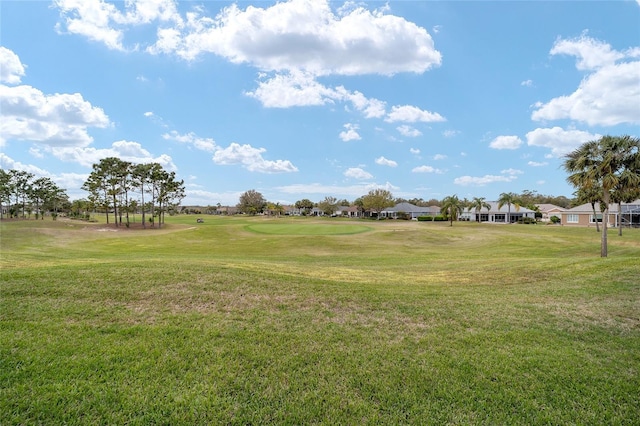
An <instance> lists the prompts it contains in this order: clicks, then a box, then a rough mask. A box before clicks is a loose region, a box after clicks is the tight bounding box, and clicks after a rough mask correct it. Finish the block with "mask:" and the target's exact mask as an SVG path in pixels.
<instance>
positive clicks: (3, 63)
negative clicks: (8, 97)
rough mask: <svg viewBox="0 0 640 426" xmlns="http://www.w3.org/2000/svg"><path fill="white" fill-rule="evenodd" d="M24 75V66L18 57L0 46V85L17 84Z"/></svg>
mask: <svg viewBox="0 0 640 426" xmlns="http://www.w3.org/2000/svg"><path fill="white" fill-rule="evenodd" d="M24 75H25V73H24V65H23V64H22V62H20V58H19V57H18V55H16V54H15V53H14V52H13V51H12V50H10V49H7V48H6V47H4V46H0V83H7V84H19V83H20V81H21V78H22V77H24Z"/></svg>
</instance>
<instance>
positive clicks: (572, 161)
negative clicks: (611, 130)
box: [563, 136, 640, 257]
mask: <svg viewBox="0 0 640 426" xmlns="http://www.w3.org/2000/svg"><path fill="white" fill-rule="evenodd" d="M565 158H566V159H565V162H564V164H563V167H564V169H565V170H566V171H567V172H568V173H570V174H569V176H568V177H567V181H568V182H569V183H571V184H572V185H573V186H575V187H577V188H578V189H580V188H586V189H592V188H595V189H596V190H597V191H599V192H600V193H601V200H602V203H603V205H604V210H603V220H602V236H601V243H600V256H601V257H607V252H608V246H607V222H608V219H609V203H610V202H611V200H612V195H613V196H614V197H615V196H616V194H615V193H614V191H616V192H618V193H624V192H625V191H626V190H627V189H633V188H637V187H638V186H639V185H640V139H638V138H632V137H630V136H603V137H601V138H600V139H598V140H595V141H589V142H586V143H584V144H582V145H581V146H580V147H578V148H577V149H576V150H574V151H573V152H571V153H569V154H567V155H566V157H565Z"/></svg>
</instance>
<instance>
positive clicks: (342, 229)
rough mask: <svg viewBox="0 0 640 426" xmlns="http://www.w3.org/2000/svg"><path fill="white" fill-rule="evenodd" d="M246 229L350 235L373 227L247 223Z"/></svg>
mask: <svg viewBox="0 0 640 426" xmlns="http://www.w3.org/2000/svg"><path fill="white" fill-rule="evenodd" d="M246 229H248V230H249V231H253V232H259V233H262V234H274V235H350V234H359V233H361V232H367V231H370V230H371V228H370V227H368V226H363V225H354V224H327V223H325V224H310V223H297V222H296V223H286V224H271V223H269V224H255V225H247V227H246Z"/></svg>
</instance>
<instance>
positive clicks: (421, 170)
mask: <svg viewBox="0 0 640 426" xmlns="http://www.w3.org/2000/svg"><path fill="white" fill-rule="evenodd" d="M411 171H412V172H413V173H437V174H442V173H444V172H443V171H442V170H440V169H436V168H435V167H431V166H419V167H414V168H413V169H412V170H411Z"/></svg>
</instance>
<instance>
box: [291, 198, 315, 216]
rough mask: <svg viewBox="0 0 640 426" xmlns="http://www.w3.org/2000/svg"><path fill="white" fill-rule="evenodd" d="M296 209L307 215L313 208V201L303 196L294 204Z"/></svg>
mask: <svg viewBox="0 0 640 426" xmlns="http://www.w3.org/2000/svg"><path fill="white" fill-rule="evenodd" d="M295 207H296V209H298V210H300V212H301V213H302V214H303V215H305V216H306V215H308V214H309V213H310V212H311V210H312V209H313V201H311V200H309V199H308V198H303V199H302V200H299V201H296V204H295Z"/></svg>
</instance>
